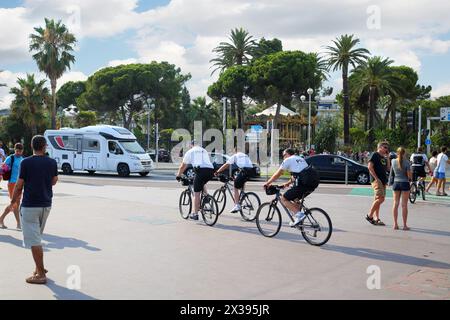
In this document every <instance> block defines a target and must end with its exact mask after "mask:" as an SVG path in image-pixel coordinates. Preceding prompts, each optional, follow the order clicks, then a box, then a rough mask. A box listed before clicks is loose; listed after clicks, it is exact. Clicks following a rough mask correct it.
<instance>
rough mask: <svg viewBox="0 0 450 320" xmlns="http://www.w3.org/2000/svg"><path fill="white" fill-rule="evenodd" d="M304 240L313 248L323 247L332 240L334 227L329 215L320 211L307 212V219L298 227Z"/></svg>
mask: <svg viewBox="0 0 450 320" xmlns="http://www.w3.org/2000/svg"><path fill="white" fill-rule="evenodd" d="M298 228H299V229H300V231H301V232H302V236H303V238H304V239H305V240H306V242H308V243H309V244H311V245H313V246H318V247H320V246H323V245H324V244H325V243H327V242H328V240H330V238H331V234H332V233H333V225H332V223H331V219H330V217H329V216H328V214H327V213H326V212H325V211H324V210H322V209H320V208H313V209H309V210H307V216H306V219H305V220H303V222H302V223H301V224H300V225H299V226H298Z"/></svg>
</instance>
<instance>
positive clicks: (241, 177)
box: [234, 169, 250, 190]
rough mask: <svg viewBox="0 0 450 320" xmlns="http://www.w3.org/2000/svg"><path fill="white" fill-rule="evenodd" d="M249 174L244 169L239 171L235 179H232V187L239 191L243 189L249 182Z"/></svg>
mask: <svg viewBox="0 0 450 320" xmlns="http://www.w3.org/2000/svg"><path fill="white" fill-rule="evenodd" d="M249 179H250V178H249V172H248V170H246V169H243V170H241V172H239V174H238V176H237V177H236V179H234V187H235V188H236V189H239V190H241V189H242V188H244V185H245V183H246V182H247V181H248V180H249Z"/></svg>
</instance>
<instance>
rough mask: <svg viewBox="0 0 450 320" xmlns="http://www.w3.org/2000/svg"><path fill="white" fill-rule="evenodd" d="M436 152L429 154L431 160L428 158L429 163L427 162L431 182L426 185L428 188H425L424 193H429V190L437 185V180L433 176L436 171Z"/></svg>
mask: <svg viewBox="0 0 450 320" xmlns="http://www.w3.org/2000/svg"><path fill="white" fill-rule="evenodd" d="M438 154H439V153H438V152H437V151H436V150H435V151H433V153H432V154H431V158H430V161H429V163H430V168H431V172H430V174H431V177H432V178H431V182H430V183H429V184H428V186H427V188H426V190H425V191H426V193H428V194H429V193H430V188H431V187H432V186H433V185H436V186H437V183H438V179H437V178H436V177H435V175H434V171H435V170H436V167H437V156H438Z"/></svg>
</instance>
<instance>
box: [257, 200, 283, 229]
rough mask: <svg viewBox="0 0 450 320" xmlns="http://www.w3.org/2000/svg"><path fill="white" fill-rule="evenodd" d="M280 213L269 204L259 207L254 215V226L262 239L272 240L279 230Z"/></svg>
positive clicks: (275, 207)
mask: <svg viewBox="0 0 450 320" xmlns="http://www.w3.org/2000/svg"><path fill="white" fill-rule="evenodd" d="M281 223H282V222H281V212H280V209H278V207H277V206H275V205H273V204H272V203H271V202H268V203H265V204H263V205H262V206H260V207H259V209H258V213H257V214H256V226H257V227H258V230H259V232H261V234H262V235H263V236H264V237H267V238H273V237H275V236H276V235H277V234H278V232H280V229H281Z"/></svg>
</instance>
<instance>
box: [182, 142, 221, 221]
mask: <svg viewBox="0 0 450 320" xmlns="http://www.w3.org/2000/svg"><path fill="white" fill-rule="evenodd" d="M188 165H192V167H193V168H194V171H195V178H194V211H193V212H192V213H191V215H190V218H191V219H192V220H198V212H199V211H200V200H201V194H202V192H203V191H204V188H205V185H206V184H207V183H208V182H209V181H210V180H212V178H213V177H214V166H213V165H212V163H211V159H210V158H209V155H208V152H207V151H206V150H205V149H204V148H202V147H201V146H199V145H198V143H197V142H196V141H195V140H194V141H192V142H191V149H190V150H189V151H188V152H186V154H185V155H184V158H183V162H182V163H181V165H180V168H179V169H178V173H177V180H179V179H180V177H181V176H182V175H183V173H184V172H185V170H186V169H187V167H188Z"/></svg>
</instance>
